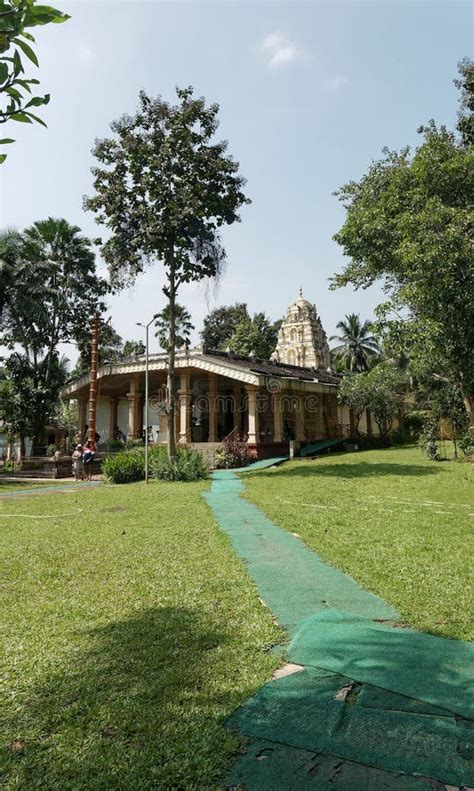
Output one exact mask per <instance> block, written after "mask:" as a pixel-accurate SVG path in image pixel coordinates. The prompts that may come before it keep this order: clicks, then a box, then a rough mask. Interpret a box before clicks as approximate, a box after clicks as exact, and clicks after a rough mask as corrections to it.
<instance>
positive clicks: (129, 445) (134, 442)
mask: <svg viewBox="0 0 474 791" xmlns="http://www.w3.org/2000/svg"><path fill="white" fill-rule="evenodd" d="M144 445H145V443H144V441H143V440H142V439H140V438H139V437H135V438H133V437H130V439H127V440H126V442H125V450H133V449H134V448H143V447H144Z"/></svg>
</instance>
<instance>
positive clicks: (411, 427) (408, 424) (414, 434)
mask: <svg viewBox="0 0 474 791" xmlns="http://www.w3.org/2000/svg"><path fill="white" fill-rule="evenodd" d="M426 416H427V415H426V412H423V411H422V410H420V409H414V410H413V411H412V412H408V414H406V415H405V416H404V418H403V427H404V429H405V430H406V431H407V432H408V434H409V436H410V437H411V438H413V439H418V437H419V436H420V433H421V431H422V429H423V426H424V424H425V420H426Z"/></svg>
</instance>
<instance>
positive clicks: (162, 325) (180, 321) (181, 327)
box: [155, 303, 194, 351]
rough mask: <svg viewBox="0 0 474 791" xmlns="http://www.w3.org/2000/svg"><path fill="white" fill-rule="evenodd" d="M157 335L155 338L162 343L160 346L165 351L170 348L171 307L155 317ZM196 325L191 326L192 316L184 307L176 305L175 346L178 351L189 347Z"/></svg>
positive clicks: (167, 307)
mask: <svg viewBox="0 0 474 791" xmlns="http://www.w3.org/2000/svg"><path fill="white" fill-rule="evenodd" d="M155 319H156V322H155V327H156V333H155V336H156V337H157V338H158V340H159V342H160V346H161V348H162V349H164V350H165V351H168V348H169V336H170V330H169V327H170V307H169V305H167V306H166V307H165V308H163V310H162V311H161V313H157V314H156V316H155ZM193 329H194V325H193V324H191V315H190V313H189V312H188V311H187V310H186V308H185V307H183V305H178V303H176V304H175V333H176V339H175V346H176V348H177V349H182V348H183V346H186V347H188V346H189V343H190V340H191V332H192V331H193Z"/></svg>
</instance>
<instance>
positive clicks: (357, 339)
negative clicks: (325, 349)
mask: <svg viewBox="0 0 474 791" xmlns="http://www.w3.org/2000/svg"><path fill="white" fill-rule="evenodd" d="M336 326H337V329H338V330H340V335H332V336H331V338H330V340H332V341H334V340H337V341H339V342H340V343H339V346H335V347H334V348H333V349H331V354H333V355H334V357H335V361H336V363H339V362H340V363H341V364H342V369H343V370H344V369H345V370H346V371H350V372H351V373H355V372H360V371H367V370H368V369H369V361H370V359H371V358H373V357H374V356H377V355H378V354H380V349H379V346H378V343H377V341H376V339H375V337H374V336H373V335H372V334H371V330H372V325H371V323H370V321H364V322H362V321H361V320H360V316H359V314H358V313H348V314H347V315H346V316H345V318H344V320H343V321H339V322H338V323H337V325H336Z"/></svg>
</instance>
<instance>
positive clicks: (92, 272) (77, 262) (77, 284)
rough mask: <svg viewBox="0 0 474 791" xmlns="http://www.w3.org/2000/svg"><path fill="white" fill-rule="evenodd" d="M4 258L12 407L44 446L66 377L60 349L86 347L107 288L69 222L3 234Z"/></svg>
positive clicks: (2, 319)
mask: <svg viewBox="0 0 474 791" xmlns="http://www.w3.org/2000/svg"><path fill="white" fill-rule="evenodd" d="M2 261H3V262H5V263H4V264H3V265H2V266H1V267H0V271H3V272H4V273H5V272H7V275H6V279H7V287H6V289H5V291H4V293H3V300H2V310H1V314H0V326H1V343H2V344H3V345H4V346H6V347H7V349H8V351H9V353H10V354H9V357H8V358H7V361H6V370H7V375H8V377H9V382H10V384H9V403H10V405H11V404H15V403H16V404H17V405H19V406H21V412H22V415H23V416H22V417H21V422H22V425H23V426H24V429H22V430H25V431H26V429H27V430H28V434H29V435H30V436H32V437H33V440H34V445H39V444H41V434H42V431H43V428H44V425H45V424H46V422H47V420H48V419H49V418H50V416H51V414H52V410H53V407H54V405H55V402H56V400H57V397H58V392H59V389H60V387H61V386H62V384H63V383H64V381H65V378H66V376H67V370H66V367H65V365H64V361H62V360H61V358H60V355H59V345H60V344H62V343H69V342H78V343H79V344H80V343H84V342H85V339H86V338H87V337H88V336H89V334H90V327H91V317H92V315H93V314H94V312H95V311H96V310H99V311H100V310H102V309H103V308H104V307H105V305H104V303H103V302H102V298H103V296H104V295H105V293H106V292H107V283H106V281H105V280H103V279H102V278H100V277H99V276H98V275H97V272H96V266H95V256H94V253H93V251H92V246H91V242H90V241H89V239H87V238H86V237H84V236H83V235H82V234H81V231H80V229H79V228H78V227H77V226H74V225H69V223H67V222H66V220H63V219H53V218H49V219H48V220H45V221H42V222H36V223H34V224H33V225H32V226H31V227H30V228H27V229H26V230H25V231H24V232H23V233H13V232H7V233H6V234H4V235H3V236H2V237H0V262H2ZM25 388H26V389H27V390H28V395H27V393H26V390H25ZM12 408H13V407H12ZM9 409H10V407H9ZM10 412H11V409H10ZM23 413H24V414H23Z"/></svg>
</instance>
